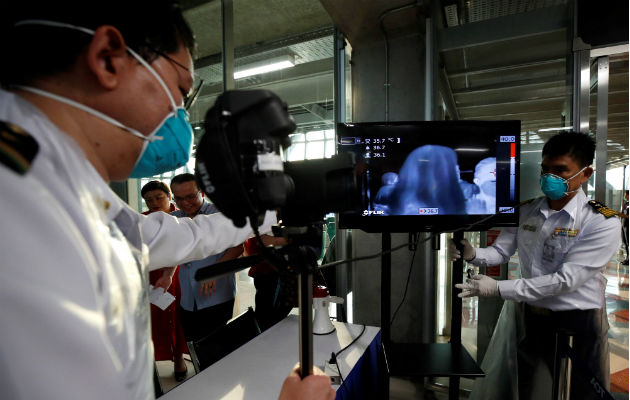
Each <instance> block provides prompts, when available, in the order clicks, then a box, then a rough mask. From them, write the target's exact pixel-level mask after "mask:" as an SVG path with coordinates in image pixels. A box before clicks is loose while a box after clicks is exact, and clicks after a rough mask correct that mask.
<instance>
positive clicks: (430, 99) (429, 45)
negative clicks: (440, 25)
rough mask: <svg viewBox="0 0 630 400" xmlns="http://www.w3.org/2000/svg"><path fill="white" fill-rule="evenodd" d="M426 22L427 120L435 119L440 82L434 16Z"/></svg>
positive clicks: (425, 81) (425, 84)
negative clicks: (438, 84)
mask: <svg viewBox="0 0 630 400" xmlns="http://www.w3.org/2000/svg"><path fill="white" fill-rule="evenodd" d="M425 24H426V41H425V50H424V51H425V52H424V54H425V79H424V89H425V90H424V119H425V121H433V120H434V119H435V108H436V107H435V103H436V101H435V98H436V97H437V96H436V92H437V91H436V86H437V82H438V74H437V72H438V65H437V43H436V34H435V22H434V20H433V18H425Z"/></svg>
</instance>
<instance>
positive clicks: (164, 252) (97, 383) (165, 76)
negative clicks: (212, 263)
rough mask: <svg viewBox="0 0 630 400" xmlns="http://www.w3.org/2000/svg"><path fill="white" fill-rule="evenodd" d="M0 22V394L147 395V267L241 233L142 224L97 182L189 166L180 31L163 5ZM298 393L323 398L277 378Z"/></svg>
mask: <svg viewBox="0 0 630 400" xmlns="http://www.w3.org/2000/svg"><path fill="white" fill-rule="evenodd" d="M0 18H2V21H0V29H2V30H3V32H0V41H1V45H0V49H2V50H3V54H2V55H3V57H2V63H0V84H1V85H2V87H3V88H4V90H0V121H1V122H0V182H2V190H1V191H0V204H2V208H1V209H0V220H1V221H2V231H1V236H0V255H1V257H2V267H1V271H2V279H0V304H2V311H0V315H1V317H2V323H1V324H0V338H1V340H0V354H2V358H3V360H4V362H3V368H2V373H1V374H0V398H3V399H41V398H50V399H75V398H76V399H148V398H152V397H153V385H152V372H153V355H152V346H151V336H150V330H149V318H148V315H149V314H148V310H149V303H148V298H147V286H148V285H147V270H148V269H155V268H159V267H164V266H170V265H176V264H180V263H182V262H186V261H189V260H194V259H200V258H203V257H206V256H208V255H211V254H215V253H218V252H220V251H223V250H224V249H226V248H228V247H231V246H234V245H236V244H239V243H242V242H243V241H245V240H246V239H247V238H248V237H249V236H250V234H251V231H250V230H249V229H236V228H235V227H234V226H233V224H232V222H231V221H230V220H229V219H227V218H225V217H224V216H223V215H221V214H214V215H208V216H206V215H203V216H199V217H198V218H195V219H194V220H193V219H190V218H182V219H177V218H175V217H173V216H170V215H168V214H165V213H153V214H151V215H147V216H144V215H141V214H139V213H137V212H136V211H135V210H133V209H131V208H130V207H129V206H128V205H127V204H125V203H124V202H122V201H121V200H120V199H119V198H118V197H117V196H116V194H114V192H113V191H111V190H110V188H109V186H108V182H109V181H119V180H124V179H126V178H127V177H129V176H130V175H132V176H135V177H142V176H151V175H154V174H156V173H159V172H163V171H167V170H172V169H174V168H177V167H178V166H181V165H183V164H185V163H186V161H187V160H188V156H189V153H190V147H191V142H192V129H191V127H190V124H189V123H188V116H187V112H186V109H185V107H184V105H185V104H189V101H187V100H188V94H189V93H190V92H191V88H192V86H193V72H192V71H193V63H192V56H191V53H192V50H193V47H194V38H193V35H192V32H191V30H190V28H189V26H188V25H187V23H186V22H185V21H184V18H183V16H182V12H181V10H180V8H179V7H178V6H177V4H174V3H173V2H172V1H168V0H138V1H131V2H128V1H121V0H110V1H107V2H50V1H38V0H35V1H29V2H4V3H2V5H1V6H0ZM274 220H275V218H274V217H273V214H271V213H270V214H269V218H266V219H265V223H264V224H263V226H262V227H261V232H264V231H268V230H269V226H270V224H271V223H272V222H273V221H274ZM279 389H280V388H279ZM300 396H304V398H331V396H332V397H333V398H334V391H333V389H332V387H331V386H330V379H328V378H327V377H322V376H310V377H308V378H306V379H304V380H300V379H299V376H297V375H296V373H292V374H291V375H290V376H289V378H287V380H286V381H285V385H284V386H283V388H282V393H281V394H280V397H281V398H299V397H300Z"/></svg>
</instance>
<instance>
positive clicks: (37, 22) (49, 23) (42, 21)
mask: <svg viewBox="0 0 630 400" xmlns="http://www.w3.org/2000/svg"><path fill="white" fill-rule="evenodd" d="M21 25H47V26H54V27H56V28H68V29H74V30H77V31H81V32H83V33H87V34H88V35H90V36H94V33H95V32H94V31H93V30H92V29H88V28H84V27H82V26H76V25H72V24H66V23H64V22H57V21H48V20H45V19H25V20H22V21H18V22H16V23H15V24H14V25H13V26H21Z"/></svg>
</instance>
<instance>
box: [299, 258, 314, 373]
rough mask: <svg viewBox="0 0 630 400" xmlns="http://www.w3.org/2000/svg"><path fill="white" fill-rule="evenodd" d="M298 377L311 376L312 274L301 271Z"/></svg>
mask: <svg viewBox="0 0 630 400" xmlns="http://www.w3.org/2000/svg"><path fill="white" fill-rule="evenodd" d="M298 280H299V285H300V288H299V303H298V305H299V308H300V316H299V320H300V321H299V327H300V331H299V335H300V376H301V377H302V378H305V377H307V376H309V375H312V374H313V274H312V273H311V271H310V268H309V270H308V271H302V272H301V273H300V274H299V276H298Z"/></svg>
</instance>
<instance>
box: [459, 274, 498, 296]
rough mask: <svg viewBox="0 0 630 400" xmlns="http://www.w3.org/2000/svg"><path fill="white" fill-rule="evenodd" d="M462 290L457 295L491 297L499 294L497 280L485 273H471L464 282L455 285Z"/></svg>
mask: <svg viewBox="0 0 630 400" xmlns="http://www.w3.org/2000/svg"><path fill="white" fill-rule="evenodd" d="M455 287H456V288H457V289H462V292H461V293H460V294H458V295H457V297H474V296H479V297H492V296H499V295H500V294H499V282H497V281H495V280H494V279H492V278H490V277H487V276H485V275H473V276H472V278H471V279H467V280H466V283H458V284H457V285H455Z"/></svg>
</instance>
